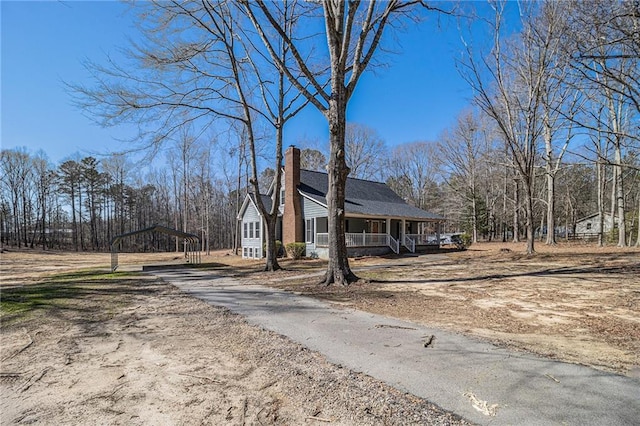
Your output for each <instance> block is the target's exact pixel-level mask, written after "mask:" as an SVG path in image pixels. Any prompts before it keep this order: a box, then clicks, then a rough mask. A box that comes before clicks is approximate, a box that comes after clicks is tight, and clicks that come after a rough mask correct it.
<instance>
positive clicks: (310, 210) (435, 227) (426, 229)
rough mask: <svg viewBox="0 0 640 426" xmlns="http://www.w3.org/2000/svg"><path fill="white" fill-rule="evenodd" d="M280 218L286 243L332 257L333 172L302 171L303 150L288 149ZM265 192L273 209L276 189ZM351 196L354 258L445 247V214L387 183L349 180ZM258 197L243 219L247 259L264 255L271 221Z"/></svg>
mask: <svg viewBox="0 0 640 426" xmlns="http://www.w3.org/2000/svg"><path fill="white" fill-rule="evenodd" d="M283 175H284V176H283V179H282V189H281V197H280V198H281V201H280V217H279V220H278V224H277V228H276V239H278V240H280V241H282V243H283V244H284V245H285V246H286V244H288V243H291V242H304V243H306V254H307V256H311V257H316V256H317V257H319V258H328V256H329V249H328V243H329V234H328V213H327V201H326V194H327V189H328V175H327V173H323V172H316V171H310V170H301V169H300V150H299V149H298V148H296V147H294V146H291V147H289V148H288V149H287V151H286V152H285V167H284V173H283ZM274 187H275V185H273V184H272V185H271V188H270V189H269V191H268V192H267V194H261V195H259V196H260V197H261V198H262V200H263V202H264V203H265V206H266V207H267V209H269V208H270V207H271V203H272V200H273V198H272V196H273V189H274ZM345 190H346V192H345V194H346V197H345V238H346V243H347V251H348V254H349V256H362V255H381V254H386V253H391V252H393V253H400V251H401V250H402V251H406V252H412V253H413V252H416V251H418V250H421V251H425V250H428V249H431V248H438V247H439V245H440V229H441V225H442V223H443V222H444V218H443V217H442V216H439V215H436V214H433V213H429V212H427V211H425V210H422V209H419V208H417V207H414V206H411V205H409V204H407V203H406V202H405V201H404V200H403V199H402V198H400V196H398V195H397V194H396V193H395V192H393V190H391V188H389V187H388V186H387V185H386V184H384V183H382V182H374V181H369V180H362V179H355V178H347V183H346V188H345ZM256 202H257V200H256V195H255V194H249V195H247V197H246V198H245V200H244V202H243V204H242V207H241V209H240V212H239V214H238V218H237V219H238V220H239V221H241V233H242V257H243V258H256V259H257V258H261V257H263V255H264V253H263V252H264V241H265V235H264V230H265V228H266V224H265V221H264V219H263V218H262V216H261V214H260V212H259V210H258V207H257V205H256Z"/></svg>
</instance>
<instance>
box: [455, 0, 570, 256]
mask: <svg viewBox="0 0 640 426" xmlns="http://www.w3.org/2000/svg"><path fill="white" fill-rule="evenodd" d="M492 5H493V11H494V16H493V19H491V20H488V21H487V22H488V23H489V26H490V34H491V35H492V37H493V43H492V46H491V51H490V53H489V54H488V56H485V52H479V51H474V49H473V47H472V45H471V44H469V43H467V44H466V45H465V46H466V57H465V59H464V60H463V61H461V62H460V65H461V74H462V76H463V77H464V78H465V79H466V80H467V82H468V83H469V84H470V85H471V87H472V88H473V89H474V91H475V93H476V97H475V102H476V104H477V105H478V106H479V107H480V108H481V109H482V110H483V111H484V112H485V113H486V114H487V115H489V116H490V117H491V118H492V119H493V120H494V121H495V123H496V125H497V126H498V128H499V129H500V132H501V133H502V136H503V138H504V140H505V142H506V144H507V147H508V150H509V153H510V155H511V157H512V158H513V163H514V165H515V168H516V170H517V172H518V175H519V182H521V183H522V190H523V193H524V200H523V203H524V207H525V213H526V231H527V253H529V254H531V253H534V251H535V249H534V209H533V201H534V185H535V167H536V158H537V153H538V141H539V139H540V137H541V135H542V129H543V126H542V117H541V112H540V111H541V107H542V99H543V95H544V93H545V87H546V83H547V80H548V78H549V69H550V66H551V64H552V62H553V59H554V58H555V55H556V54H557V53H558V50H557V46H556V45H554V44H549V43H547V44H542V45H540V44H537V43H534V41H535V40H536V38H537V37H538V35H537V34H536V33H535V29H534V28H533V27H532V26H531V25H528V24H529V23H531V22H532V21H533V19H535V16H536V14H537V13H538V9H537V7H536V6H537V5H536V4H526V5H522V6H523V8H522V9H521V10H520V12H521V13H520V16H521V17H523V24H524V27H523V31H522V32H521V33H520V34H518V35H516V36H513V37H511V38H510V39H508V40H505V39H504V31H503V27H502V26H503V23H504V8H505V2H497V3H493V4H492ZM515 232H516V230H514V234H515Z"/></svg>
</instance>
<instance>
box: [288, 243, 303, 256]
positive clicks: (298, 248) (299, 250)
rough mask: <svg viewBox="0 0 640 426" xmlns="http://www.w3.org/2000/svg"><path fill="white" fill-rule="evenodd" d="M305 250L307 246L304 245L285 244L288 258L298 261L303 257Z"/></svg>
mask: <svg viewBox="0 0 640 426" xmlns="http://www.w3.org/2000/svg"><path fill="white" fill-rule="evenodd" d="M306 249H307V244H305V243H289V244H287V255H289V257H291V258H293V259H295V260H298V259H301V258H302V256H304V252H305V250H306Z"/></svg>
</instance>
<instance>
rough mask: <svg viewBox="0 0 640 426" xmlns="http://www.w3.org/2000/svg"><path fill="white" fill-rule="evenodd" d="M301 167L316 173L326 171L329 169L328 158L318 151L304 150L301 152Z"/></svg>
mask: <svg viewBox="0 0 640 426" xmlns="http://www.w3.org/2000/svg"><path fill="white" fill-rule="evenodd" d="M300 167H301V168H303V169H306V170H313V171H316V172H321V171H324V170H326V167H327V157H325V156H324V154H323V153H322V152H320V151H318V150H317V149H313V148H304V149H302V150H301V151H300Z"/></svg>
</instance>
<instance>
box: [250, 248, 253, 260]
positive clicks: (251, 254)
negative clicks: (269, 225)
mask: <svg viewBox="0 0 640 426" xmlns="http://www.w3.org/2000/svg"><path fill="white" fill-rule="evenodd" d="M252 257H253V247H249V258H250V259H251V258H252Z"/></svg>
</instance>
